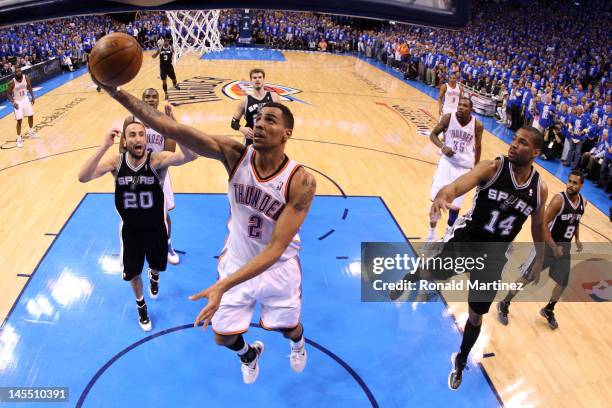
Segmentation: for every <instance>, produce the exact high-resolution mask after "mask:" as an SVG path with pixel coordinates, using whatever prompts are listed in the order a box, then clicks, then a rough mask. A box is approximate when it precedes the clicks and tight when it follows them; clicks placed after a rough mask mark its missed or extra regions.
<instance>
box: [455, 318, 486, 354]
mask: <svg viewBox="0 0 612 408" xmlns="http://www.w3.org/2000/svg"><path fill="white" fill-rule="evenodd" d="M481 327H482V325H481V326H474V325H473V324H472V323H471V322H470V320H469V319H468V320H467V322H465V328H464V329H463V340H462V341H461V351H460V352H459V355H458V356H457V357H459V358H461V359H463V360H464V361H467V357H468V354H470V350H472V347H474V344H476V340H477V339H478V336H479V335H480V328H481Z"/></svg>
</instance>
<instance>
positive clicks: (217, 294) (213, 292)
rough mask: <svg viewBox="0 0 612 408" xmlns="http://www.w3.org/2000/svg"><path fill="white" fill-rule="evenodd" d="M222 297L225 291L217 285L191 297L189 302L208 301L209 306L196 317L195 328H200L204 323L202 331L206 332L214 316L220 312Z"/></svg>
mask: <svg viewBox="0 0 612 408" xmlns="http://www.w3.org/2000/svg"><path fill="white" fill-rule="evenodd" d="M222 296H223V290H222V289H221V288H220V287H219V286H218V285H216V284H215V285H212V286H210V287H208V288H206V289H204V290H203V291H201V292H200V293H197V294H195V295H191V296H189V300H199V299H202V298H206V299H208V304H207V305H206V306H205V307H204V308H202V310H200V313H198V315H197V316H196V319H195V322H194V323H193V327H198V325H199V324H200V323H202V331H204V330H206V328H207V327H208V325H209V323H210V321H211V319H212V317H213V315H214V314H215V313H216V312H217V310H219V305H220V304H221V297H222Z"/></svg>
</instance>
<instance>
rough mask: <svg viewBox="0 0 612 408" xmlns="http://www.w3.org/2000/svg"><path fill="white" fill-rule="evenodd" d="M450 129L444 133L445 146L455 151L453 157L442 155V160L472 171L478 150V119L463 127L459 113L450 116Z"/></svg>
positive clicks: (473, 119)
mask: <svg viewBox="0 0 612 408" xmlns="http://www.w3.org/2000/svg"><path fill="white" fill-rule="evenodd" d="M450 115H451V117H450V122H449V124H448V129H447V130H446V131H445V132H444V144H445V145H446V146H448V147H450V148H451V149H453V150H454V152H455V154H454V155H453V156H452V157H447V156H446V155H442V160H448V161H449V162H450V163H451V164H452V165H453V166H455V167H462V168H466V169H471V168H472V167H474V152H475V149H476V142H475V140H476V118H475V117H474V116H473V115H472V119H470V121H469V122H468V124H467V125H465V126H461V124H460V123H459V121H458V120H457V113H451V114H450Z"/></svg>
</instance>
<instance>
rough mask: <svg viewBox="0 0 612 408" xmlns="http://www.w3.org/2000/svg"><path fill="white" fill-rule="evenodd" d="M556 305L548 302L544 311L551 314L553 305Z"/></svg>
mask: <svg viewBox="0 0 612 408" xmlns="http://www.w3.org/2000/svg"><path fill="white" fill-rule="evenodd" d="M556 304H557V302H553V301H550V302H548V304H547V305H546V307H545V308H544V309H546V310H548V311H551V312H552V311H553V310H554V309H555V305H556Z"/></svg>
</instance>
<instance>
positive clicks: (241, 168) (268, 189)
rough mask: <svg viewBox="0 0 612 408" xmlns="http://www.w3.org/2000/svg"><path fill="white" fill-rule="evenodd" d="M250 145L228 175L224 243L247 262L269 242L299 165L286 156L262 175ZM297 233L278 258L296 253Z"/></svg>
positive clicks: (234, 257)
mask: <svg viewBox="0 0 612 408" xmlns="http://www.w3.org/2000/svg"><path fill="white" fill-rule="evenodd" d="M256 154H257V153H256V152H255V150H254V149H253V146H248V147H247V148H246V149H245V151H244V153H243V154H242V157H241V158H240V160H239V161H238V163H237V164H236V166H235V168H234V170H233V172H232V174H231V175H230V178H229V185H228V199H229V203H230V220H229V222H228V228H229V235H228V237H227V241H226V243H225V248H224V251H225V250H227V252H229V254H230V256H232V258H233V259H236V260H237V261H239V262H240V263H246V262H248V261H249V260H250V259H251V258H253V257H254V256H255V255H257V254H258V253H260V252H261V251H262V250H263V249H264V248H265V246H266V245H267V244H268V242H270V238H271V237H272V231H273V230H274V227H275V226H276V222H277V221H278V217H279V216H280V214H281V213H282V211H283V210H284V208H285V205H287V202H288V201H289V187H290V185H291V179H292V178H293V175H294V174H295V172H296V171H297V170H298V169H299V168H300V165H299V164H298V163H296V162H295V161H293V160H291V159H289V158H288V157H287V156H285V160H284V161H283V163H282V164H281V165H280V166H279V168H278V169H277V170H276V171H275V172H274V173H273V174H271V175H270V176H268V177H266V178H262V177H261V176H259V175H258V174H257V170H256V169H255V155H256ZM299 250H300V237H299V234H296V235H295V236H294V237H293V240H292V242H291V243H290V244H289V246H288V247H287V249H285V252H283V254H282V255H281V257H280V258H279V260H278V262H283V261H286V260H288V259H291V258H293V257H295V256H296V255H298V253H299Z"/></svg>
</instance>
